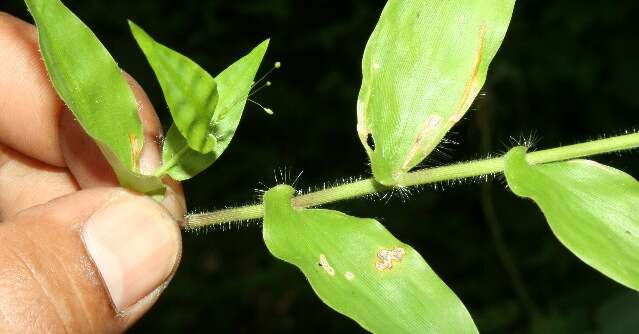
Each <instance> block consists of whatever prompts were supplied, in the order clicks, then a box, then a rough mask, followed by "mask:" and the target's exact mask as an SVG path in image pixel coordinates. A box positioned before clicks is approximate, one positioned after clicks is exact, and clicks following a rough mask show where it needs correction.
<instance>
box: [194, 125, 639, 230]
mask: <svg viewBox="0 0 639 334" xmlns="http://www.w3.org/2000/svg"><path fill="white" fill-rule="evenodd" d="M637 147H639V133H632V134H627V135H622V136H616V137H610V138H604V139H598V140H593V141H589V142H584V143H579V144H574V145H567V146H561V147H556V148H551V149H547V150H541V151H536V152H531V153H528V154H527V155H526V158H527V160H528V162H529V163H530V164H542V163H548V162H555V161H562V160H569V159H575V158H581V157H587V156H592V155H597V154H603V153H610V152H616V151H622V150H629V149H633V148H637ZM503 171H504V159H503V157H497V158H490V159H484V160H475V161H468V162H461V163H456V164H453V165H448V166H442V167H435V168H425V169H420V170H417V171H414V172H411V173H407V174H404V175H402V176H400V177H399V178H398V180H399V182H398V184H397V186H396V187H411V186H416V185H422V184H429V183H436V182H442V181H451V180H458V179H465V178H470V177H477V176H484V175H492V174H495V173H501V172H503ZM393 188H394V187H386V186H383V185H381V184H379V183H377V182H375V180H374V179H372V178H370V179H364V180H360V181H355V182H351V183H346V184H342V185H339V186H336V187H333V188H327V189H323V190H320V191H316V192H311V193H308V194H303V195H299V196H297V197H294V198H293V199H292V200H291V202H292V204H293V206H295V207H299V208H305V207H313V206H319V205H323V204H327V203H332V202H337V201H342V200H346V199H349V198H354V197H360V196H364V195H369V194H373V193H377V192H382V191H387V190H391V189H393ZM263 215H264V211H263V209H262V205H261V204H256V205H247V206H242V207H238V208H231V209H224V210H219V211H213V212H206V213H199V214H193V215H188V216H187V217H186V225H185V228H186V229H194V228H198V227H204V226H209V225H217V224H225V223H230V222H235V221H244V220H250V219H258V218H261V217H262V216H263Z"/></svg>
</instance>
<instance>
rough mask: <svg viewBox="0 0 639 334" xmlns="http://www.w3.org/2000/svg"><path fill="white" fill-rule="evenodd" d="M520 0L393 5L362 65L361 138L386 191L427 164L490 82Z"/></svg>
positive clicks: (396, 1)
mask: <svg viewBox="0 0 639 334" xmlns="http://www.w3.org/2000/svg"><path fill="white" fill-rule="evenodd" d="M514 3H515V1H514V0H465V1H450V0H389V1H388V3H387V4H386V7H385V8H384V10H383V12H382V15H381V17H380V19H379V22H378V23H377V26H376V27H375V30H374V31H373V33H372V35H371V37H370V39H369V41H368V44H367V45H366V50H365V52H364V59H363V62H362V71H363V80H362V87H361V89H360V93H359V97H358V100H357V133H358V135H359V138H360V140H361V142H362V144H363V145H364V148H365V149H366V152H367V154H368V156H369V159H370V161H371V166H372V169H373V176H374V177H375V179H376V180H377V181H378V182H380V183H382V184H384V185H394V184H397V178H398V176H400V175H401V174H403V173H406V172H407V171H409V170H410V169H411V168H413V167H415V166H416V165H417V164H419V163H420V162H421V161H422V160H423V159H424V158H425V157H426V156H428V155H429V154H430V153H431V152H432V151H433V149H435V147H436V146H437V144H438V143H439V142H440V141H441V140H442V138H443V137H444V135H445V134H446V133H447V132H448V130H450V128H451V127H452V126H453V125H454V124H455V123H457V122H458V121H459V120H461V119H462V117H463V116H464V114H465V113H466V111H467V110H468V108H469V107H470V105H471V103H472V102H473V100H474V99H475V97H476V96H477V94H478V93H479V90H480V89H481V87H482V86H483V84H484V81H485V80H486V73H487V71H488V66H489V64H490V62H491V61H492V59H493V57H494V56H495V54H496V53H497V49H498V48H499V46H500V45H501V42H502V40H503V38H504V35H505V34H506V30H507V28H508V24H509V22H510V18H511V15H512V11H513V6H514Z"/></svg>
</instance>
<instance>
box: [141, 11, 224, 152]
mask: <svg viewBox="0 0 639 334" xmlns="http://www.w3.org/2000/svg"><path fill="white" fill-rule="evenodd" d="M129 26H130V27H131V32H132V33H133V37H135V40H136V41H137V42H138V45H139V46H140V48H141V49H142V51H143V52H144V55H145V56H146V59H147V60H148V61H149V64H151V67H152V68H153V71H154V72H155V76H156V77H157V78H158V81H159V82H160V86H161V87H162V92H164V98H165V100H166V102H167V103H168V105H169V110H170V111H171V115H172V116H173V120H174V122H175V125H176V126H177V128H178V129H179V130H180V133H181V134H182V135H183V136H184V138H186V141H187V143H188V145H189V146H190V147H191V148H192V149H194V150H196V151H198V152H200V153H208V152H211V151H212V150H213V148H214V147H215V144H216V143H217V139H216V138H215V134H214V131H213V130H214V129H213V126H214V124H213V123H212V122H211V120H212V119H213V113H214V112H215V108H216V106H217V103H218V94H217V83H216V82H215V79H213V77H212V76H211V75H210V74H209V73H208V72H206V71H205V70H204V69H203V68H201V67H200V65H198V64H196V63H195V62H194V61H192V60H191V59H189V58H187V57H185V56H183V55H181V54H179V53H177V52H175V51H173V50H171V49H169V48H167V47H166V46H164V45H162V44H160V43H158V42H156V41H155V40H153V38H151V36H149V35H148V34H147V33H146V32H144V31H143V30H142V29H140V27H138V26H137V25H136V24H135V23H133V22H131V21H129Z"/></svg>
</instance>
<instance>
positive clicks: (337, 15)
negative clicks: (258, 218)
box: [0, 0, 639, 333]
mask: <svg viewBox="0 0 639 334" xmlns="http://www.w3.org/2000/svg"><path fill="white" fill-rule="evenodd" d="M65 3H66V4H67V5H68V6H69V7H70V8H71V9H72V10H73V11H74V12H75V13H77V14H78V15H79V16H80V17H81V18H82V19H83V20H84V21H85V22H86V23H87V24H88V25H89V26H90V27H91V28H92V29H93V30H94V31H95V32H96V33H97V35H98V37H100V39H101V40H102V41H103V43H104V44H105V45H106V46H107V48H109V50H110V51H111V52H112V54H113V56H114V57H115V58H116V60H118V61H119V63H120V65H121V66H122V68H124V69H126V70H127V71H128V72H129V73H131V74H132V75H133V76H134V77H135V78H137V80H138V81H140V82H141V84H142V85H143V87H145V89H146V90H147V92H148V93H149V95H150V97H151V99H152V101H154V102H155V104H156V107H157V109H158V112H159V113H160V114H161V115H163V117H164V119H165V120H166V121H167V123H166V124H167V125H168V110H167V108H166V106H164V105H163V102H162V101H163V100H162V93H161V90H160V87H159V85H158V84H157V83H156V81H155V79H154V77H153V72H152V70H151V69H150V68H149V66H148V65H147V63H146V61H145V60H144V57H143V55H142V53H141V52H140V51H139V49H138V48H137V46H136V45H135V41H134V40H133V38H132V37H131V36H130V34H129V32H128V27H127V24H126V19H127V18H131V19H133V20H134V21H136V22H137V23H139V24H140V25H141V26H144V27H146V28H147V30H148V31H149V32H150V33H152V34H153V35H154V36H155V37H156V38H158V40H161V41H163V43H165V44H166V45H167V46H170V47H172V48H174V49H176V50H179V51H180V52H182V53H184V54H185V55H188V56H189V57H191V58H192V59H194V60H195V61H197V62H198V63H199V64H201V65H202V66H203V67H204V68H206V69H207V70H209V71H211V72H212V73H216V72H218V71H219V70H221V69H223V68H224V67H225V66H227V65H228V64H230V63H231V62H232V61H233V60H234V59H236V58H238V57H239V56H240V55H242V52H244V51H245V50H248V49H250V48H251V47H252V46H253V45H255V44H256V43H257V42H259V41H261V40H263V39H264V38H266V37H271V38H272V40H271V48H270V51H269V53H268V54H267V58H266V61H265V64H269V63H272V62H274V61H276V60H280V61H282V62H283V67H282V69H281V70H280V71H279V72H277V73H275V74H274V75H273V76H272V77H271V78H270V80H271V81H273V83H274V84H273V87H271V88H269V89H268V90H266V91H263V92H260V93H259V94H258V95H257V96H255V99H256V100H258V101H259V102H261V103H263V104H265V105H267V106H270V107H272V108H273V109H274V110H275V115H274V116H268V115H265V114H264V113H263V112H262V111H261V110H260V109H259V108H257V107H250V106H249V107H248V108H247V110H246V111H245V113H244V118H243V121H242V122H241V124H240V126H239V129H238V132H237V133H236V137H235V139H234V141H233V143H232V144H231V145H230V146H229V148H228V150H227V151H226V152H225V153H224V156H222V158H221V159H220V160H219V161H218V162H216V163H215V165H213V166H212V167H211V168H210V169H209V170H208V171H207V172H205V173H204V174H202V175H201V176H198V177H197V178H195V179H194V180H193V181H188V182H186V183H185V187H186V190H187V195H188V201H189V208H190V209H191V210H194V211H200V210H211V209H214V208H223V207H225V206H229V205H238V204H242V203H244V202H246V201H247V200H249V201H250V200H253V201H256V200H258V198H259V193H257V192H256V191H255V190H254V189H255V188H258V189H262V190H265V189H266V188H267V187H270V186H272V185H275V184H276V180H275V177H274V174H277V175H278V180H279V181H281V180H282V177H281V176H279V175H280V171H282V172H281V174H287V175H289V177H288V179H287V180H291V179H293V178H295V176H297V174H298V173H300V172H301V171H304V173H303V175H302V176H301V177H300V179H299V181H298V187H308V186H311V187H317V186H319V187H321V186H322V183H323V182H325V181H329V182H330V181H333V180H338V179H339V178H342V177H348V176H354V175H366V174H367V173H368V166H367V165H366V161H367V160H366V155H365V153H364V151H363V149H362V148H361V144H360V143H359V140H358V138H357V135H356V132H355V123H356V120H355V118H356V117H355V101H356V97H357V92H358V89H359V86H360V78H361V74H360V60H361V56H362V53H363V50H364V45H365V43H366V40H367V38H368V35H369V34H370V32H371V31H372V29H373V27H374V24H375V21H376V19H377V16H378V15H379V12H380V11H381V9H382V7H383V5H384V1H382V0H344V1H328V0H317V1H294V0H242V1H228V0H219V1H204V0H200V1H196V0H183V1H180V2H176V1H168V0H153V1H151V0H137V1H124V0H111V1H97V0H82V1H80V0H67V1H66V2H65ZM637 7H638V6H637V3H636V1H634V0H617V1H612V2H608V1H603V0H592V1H577V0H564V1H519V2H518V3H517V5H516V8H515V13H514V16H513V21H512V24H511V27H510V31H509V32H508V34H507V36H506V39H505V42H504V44H503V46H502V48H501V50H500V51H499V53H498V54H497V56H496V58H495V61H494V62H493V65H492V68H491V70H490V71H489V74H488V81H487V84H486V86H485V88H484V92H485V93H486V95H485V96H484V97H480V98H479V100H478V102H477V103H476V104H475V106H474V107H473V108H471V111H470V112H469V114H468V115H467V117H466V120H464V121H462V122H461V123H460V125H459V126H457V127H456V128H454V129H453V132H454V133H452V134H450V135H449V136H448V139H451V140H453V141H455V142H458V143H459V144H451V143H449V144H445V145H444V146H443V147H442V148H440V150H439V151H438V152H437V153H434V154H433V155H432V156H431V157H430V158H429V159H427V162H426V165H440V164H444V163H448V162H452V161H456V160H466V159H472V158H476V157H480V156H483V155H485V154H486V153H487V152H488V151H490V152H505V151H506V150H507V148H509V147H511V146H513V144H512V143H511V141H510V139H509V138H510V137H514V138H528V137H530V135H531V134H534V133H537V134H538V135H536V136H534V138H536V139H539V144H538V147H551V146H556V145H560V144H568V143H574V142H577V141H582V140H587V139H590V138H594V137H597V136H600V135H607V134H608V135H609V134H616V133H619V132H620V131H621V130H625V129H630V128H632V127H633V126H637V117H636V116H632V115H636V112H637V110H639V92H638V90H639V89H638V88H637V85H636V78H637V77H638V76H639V58H638V57H637V55H638V54H639V43H637V37H636V36H637V33H636V32H637V30H636V21H635V20H636V18H635V15H636V13H637V9H639V8H637ZM0 10H3V11H8V12H10V13H12V14H14V15H17V16H19V17H22V18H28V15H27V13H26V10H25V8H24V5H23V4H22V2H21V1H19V0H8V1H4V2H3V3H2V5H0ZM265 68H266V67H265ZM482 138H483V140H480V139H482ZM334 147H339V148H340V150H339V151H336V150H334ZM328 152H332V155H331V156H329V155H328ZM595 160H598V161H600V162H603V163H606V164H609V165H611V166H613V167H616V168H619V169H622V170H624V171H626V172H628V173H630V174H632V175H634V176H635V177H639V159H637V155H636V153H625V154H623V156H615V155H611V156H605V157H597V158H596V159H595ZM220 175H222V176H223V177H221V178H220V177H219V176H220ZM214 177H215V182H214V181H213V178H214ZM442 188H443V189H444V190H445V191H441V190H442ZM504 188H505V185H504V183H503V179H501V178H497V179H495V180H493V181H492V182H491V183H490V185H489V188H488V191H483V192H482V190H481V189H482V188H481V187H480V186H478V185H476V184H474V183H473V182H463V183H462V184H460V185H441V186H438V187H437V189H433V188H432V187H427V188H424V189H422V190H420V191H419V192H413V194H412V195H411V196H410V198H409V200H408V201H403V200H402V199H401V197H400V196H398V195H396V196H394V197H393V198H391V199H377V198H370V199H360V200H353V201H348V202H346V203H340V204H337V205H333V206H331V208H335V209H338V210H342V211H344V212H346V213H348V214H352V215H358V216H364V217H376V218H378V219H379V220H380V221H381V222H382V223H383V224H385V226H386V227H387V228H388V229H389V230H390V231H391V232H392V233H393V234H394V235H395V236H397V238H398V239H400V240H402V241H404V242H406V243H408V244H410V245H412V246H413V247H414V248H415V249H416V250H418V251H419V252H420V253H421V254H422V255H423V256H424V258H426V259H427V260H428V262H429V264H430V265H431V266H432V268H433V269H434V270H435V271H436V272H437V273H438V274H439V275H440V276H441V278H442V279H443V280H444V281H445V282H446V283H447V284H448V285H449V286H450V287H451V288H452V289H453V290H454V291H455V293H456V294H457V295H458V296H459V297H460V298H461V299H462V301H463V302H464V303H465V305H466V306H467V307H468V309H469V311H470V313H471V314H472V315H473V317H474V319H475V321H476V323H477V325H478V327H479V329H480V331H481V332H482V333H589V332H598V333H632V332H638V331H639V324H638V323H637V321H636V319H638V318H639V295H638V294H636V293H632V292H631V291H630V290H628V289H625V288H623V287H622V286H620V285H619V284H617V283H615V282H613V281H611V280H609V279H607V278H606V277H604V276H603V275H601V274H599V273H597V272H596V271H594V270H593V269H590V268H589V267H588V266H587V265H585V264H583V263H582V262H581V261H579V260H578V259H577V258H576V257H574V256H573V255H571V254H570V252H569V251H567V250H566V249H564V247H563V246H562V245H561V244H560V243H559V241H557V240H556V239H555V237H554V236H553V235H552V233H551V232H550V231H549V228H548V226H547V224H546V223H545V222H544V218H543V216H542V214H541V212H540V211H539V210H538V209H537V208H536V207H535V205H534V204H533V203H532V202H529V201H525V200H520V199H518V198H516V197H515V196H513V195H512V194H510V193H509V192H508V191H507V190H504ZM487 194H488V195H487ZM482 196H491V197H492V201H491V202H492V204H493V205H494V208H495V211H496V216H497V219H498V226H501V232H502V234H503V237H504V240H505V245H506V246H507V247H508V250H509V252H510V255H511V256H512V257H513V259H514V262H515V265H516V266H517V267H518V269H519V270H520V271H521V274H522V280H523V283H524V284H525V286H526V287H527V289H528V293H529V294H530V297H531V299H532V300H533V301H534V303H535V304H536V307H533V308H532V309H531V307H530V306H528V307H525V306H524V305H525V304H524V303H522V301H521V299H520V298H518V295H517V294H516V293H515V292H514V289H513V288H512V284H511V280H510V279H509V278H508V275H507V273H506V270H505V269H504V266H503V265H502V264H501V262H500V261H499V260H498V259H499V258H498V256H497V253H496V251H495V249H496V248H495V241H494V240H493V238H492V237H491V233H490V229H489V226H490V225H489V224H488V222H487V220H486V219H485V212H484V211H483V210H482V204H481V203H482V202H481V200H482ZM424 217H428V218H424ZM242 226H243V227H242V228H239V227H238V226H232V227H231V228H230V229H229V230H227V231H221V230H216V231H208V232H197V233H190V234H186V235H185V236H184V254H183V258H182V266H181V267H180V269H179V271H178V273H177V274H176V276H175V278H174V279H173V282H172V283H171V285H170V286H169V288H168V290H167V291H166V293H165V294H164V295H163V296H162V298H161V299H160V301H159V303H158V304H157V305H156V306H155V307H154V308H153V310H152V311H151V312H150V313H149V314H148V315H147V316H146V317H145V318H144V319H142V320H141V321H140V322H139V323H138V324H137V325H136V327H134V328H133V329H132V332H139V333H144V332H149V333H162V332H167V333H176V332H185V333H199V332H219V333H298V332H304V333H313V332H322V333H342V332H349V333H354V332H355V333H356V332H361V331H362V330H361V329H360V328H359V327H358V326H357V324H355V323H354V322H352V321H351V320H348V319H347V318H345V317H343V316H340V315H338V314H336V313H334V312H333V311H331V310H330V309H329V308H328V307H326V306H324V305H323V304H322V303H321V302H320V301H319V300H318V299H317V298H316V297H315V296H314V294H313V292H312V291H311V288H310V287H309V286H308V284H307V282H305V280H304V278H303V276H302V274H301V273H300V272H298V271H297V269H295V268H293V267H292V266H289V265H287V264H285V263H282V262H280V261H278V260H276V259H274V258H272V257H271V256H270V255H269V254H268V252H267V250H266V247H265V246H264V243H263V241H262V238H261V230H260V227H259V223H255V222H251V223H246V224H242ZM536 309H537V310H538V312H537V311H535V310H536Z"/></svg>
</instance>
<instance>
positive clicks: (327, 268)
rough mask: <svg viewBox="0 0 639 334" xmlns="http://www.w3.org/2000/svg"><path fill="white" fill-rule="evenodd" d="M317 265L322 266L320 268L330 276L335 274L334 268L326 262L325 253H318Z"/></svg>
mask: <svg viewBox="0 0 639 334" xmlns="http://www.w3.org/2000/svg"><path fill="white" fill-rule="evenodd" d="M319 266H320V267H322V269H324V271H326V273H327V274H329V275H330V276H335V269H334V268H333V267H332V266H331V265H330V263H328V259H327V258H326V255H324V254H320V257H319Z"/></svg>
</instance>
